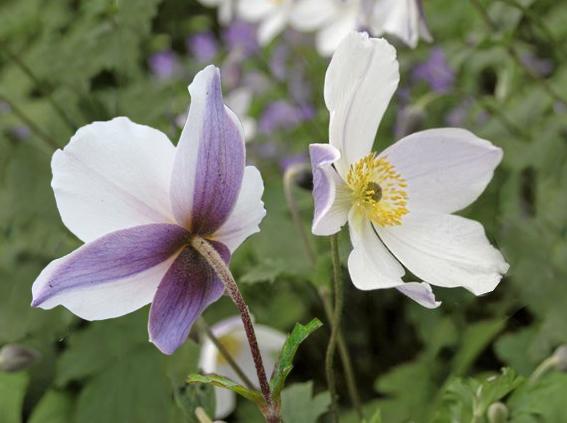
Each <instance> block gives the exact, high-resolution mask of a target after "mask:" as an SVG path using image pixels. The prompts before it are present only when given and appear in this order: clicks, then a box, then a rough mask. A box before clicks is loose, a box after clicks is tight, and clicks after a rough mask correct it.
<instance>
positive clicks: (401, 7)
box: [369, 0, 432, 48]
mask: <svg viewBox="0 0 567 423" xmlns="http://www.w3.org/2000/svg"><path fill="white" fill-rule="evenodd" d="M369 27H370V30H371V32H372V33H373V34H374V35H382V34H384V33H386V34H392V35H395V36H396V37H398V38H399V39H400V40H402V41H403V42H404V43H405V44H406V45H408V46H409V47H411V48H415V47H416V46H417V43H418V41H419V39H420V38H421V39H423V40H425V41H428V42H431V41H432V37H431V33H430V32H429V28H427V23H426V22H425V15H424V12H423V4H422V1H421V0H376V2H375V5H374V7H373V8H372V10H371V12H370V17H369Z"/></svg>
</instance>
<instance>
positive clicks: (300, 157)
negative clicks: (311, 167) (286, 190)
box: [279, 153, 309, 172]
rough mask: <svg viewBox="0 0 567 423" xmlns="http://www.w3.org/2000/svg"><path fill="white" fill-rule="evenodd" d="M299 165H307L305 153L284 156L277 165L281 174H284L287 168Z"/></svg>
mask: <svg viewBox="0 0 567 423" xmlns="http://www.w3.org/2000/svg"><path fill="white" fill-rule="evenodd" d="M300 163H309V160H308V158H307V156H306V155H305V153H299V154H288V155H285V156H284V157H283V158H282V159H281V160H280V162H279V165H280V168H281V170H282V171H283V172H285V171H286V170H287V168H288V167H290V166H292V165H294V164H300Z"/></svg>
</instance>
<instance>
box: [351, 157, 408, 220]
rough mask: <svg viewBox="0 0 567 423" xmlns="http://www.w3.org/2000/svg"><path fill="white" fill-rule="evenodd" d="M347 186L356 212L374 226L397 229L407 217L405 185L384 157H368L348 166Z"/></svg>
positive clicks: (403, 180) (404, 181)
mask: <svg viewBox="0 0 567 423" xmlns="http://www.w3.org/2000/svg"><path fill="white" fill-rule="evenodd" d="M347 185H348V186H349V188H350V189H351V194H352V201H353V204H354V207H355V208H356V209H357V211H358V212H360V213H363V214H364V215H365V216H366V217H368V219H370V220H371V221H372V222H373V223H374V224H376V225H378V226H382V227H384V226H395V225H400V224H401V223H402V217H403V216H404V215H406V214H407V213H408V209H407V204H408V194H407V186H408V185H407V182H406V180H405V179H404V178H402V176H401V175H400V174H399V173H398V172H396V169H395V168H394V166H393V165H392V164H391V163H390V162H389V161H388V159H387V158H386V157H377V156H376V154H375V153H371V154H369V155H368V156H365V157H363V158H362V159H360V160H359V161H357V162H356V163H354V164H352V165H351V166H350V169H349V171H348V174H347Z"/></svg>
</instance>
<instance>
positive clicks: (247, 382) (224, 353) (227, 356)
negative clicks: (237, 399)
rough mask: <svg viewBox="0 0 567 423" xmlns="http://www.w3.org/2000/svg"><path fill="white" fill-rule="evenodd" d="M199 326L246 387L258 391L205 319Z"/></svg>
mask: <svg viewBox="0 0 567 423" xmlns="http://www.w3.org/2000/svg"><path fill="white" fill-rule="evenodd" d="M199 325H200V326H201V329H202V330H203V332H205V335H207V337H208V338H209V339H210V340H211V342H212V343H213V344H214V345H215V347H216V348H217V350H219V353H220V354H221V355H222V356H223V358H224V359H225V360H226V362H227V363H228V365H229V366H230V367H232V370H234V372H235V373H236V374H237V375H238V377H239V378H240V380H242V382H243V383H244V384H245V385H246V387H247V388H249V389H256V387H255V386H254V384H253V383H252V381H251V380H250V379H249V378H248V376H246V373H244V370H242V369H241V368H240V366H239V365H238V363H237V362H236V360H234V358H232V356H231V355H230V353H229V352H228V350H227V349H226V348H225V346H224V345H223V344H222V342H220V341H219V339H218V338H217V337H216V336H215V334H214V333H213V331H212V330H211V328H210V327H209V325H208V324H207V322H206V321H205V319H203V318H201V319H200V321H199Z"/></svg>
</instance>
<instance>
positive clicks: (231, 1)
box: [198, 0, 236, 24]
mask: <svg viewBox="0 0 567 423" xmlns="http://www.w3.org/2000/svg"><path fill="white" fill-rule="evenodd" d="M198 1H199V3H201V4H202V5H204V6H208V7H217V8H218V9H219V10H218V16H219V22H220V23H222V24H227V23H229V22H230V21H231V20H232V18H233V17H234V12H235V10H234V9H235V8H236V4H235V0H198Z"/></svg>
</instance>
